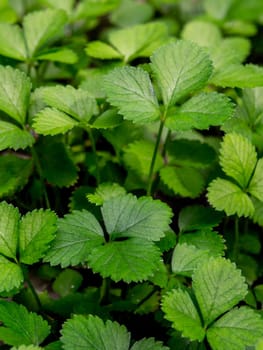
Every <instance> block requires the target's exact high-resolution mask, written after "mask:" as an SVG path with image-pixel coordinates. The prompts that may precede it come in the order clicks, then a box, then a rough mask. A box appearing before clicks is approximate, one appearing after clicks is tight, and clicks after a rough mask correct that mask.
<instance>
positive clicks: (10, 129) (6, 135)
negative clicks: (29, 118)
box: [0, 120, 35, 151]
mask: <svg viewBox="0 0 263 350" xmlns="http://www.w3.org/2000/svg"><path fill="white" fill-rule="evenodd" d="M34 141H35V139H34V137H33V136H32V135H31V134H30V133H29V132H28V131H26V130H22V129H20V128H19V127H18V126H16V125H15V124H11V123H9V122H5V121H2V120H0V150H1V151H2V150H4V149H6V148H12V149H14V150H15V151H16V150H18V149H19V148H21V149H25V148H26V147H29V146H32V144H33V143H34Z"/></svg>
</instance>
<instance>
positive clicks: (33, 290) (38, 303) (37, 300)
mask: <svg viewBox="0 0 263 350" xmlns="http://www.w3.org/2000/svg"><path fill="white" fill-rule="evenodd" d="M25 281H26V283H27V285H28V288H29V289H30V291H31V293H32V294H33V296H34V298H35V301H36V304H37V307H38V310H42V305H41V301H40V299H39V296H38V294H37V292H36V290H35V287H34V286H33V284H32V283H31V281H30V278H29V277H28V276H26V277H25Z"/></svg>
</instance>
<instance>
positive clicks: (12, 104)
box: [0, 66, 31, 125]
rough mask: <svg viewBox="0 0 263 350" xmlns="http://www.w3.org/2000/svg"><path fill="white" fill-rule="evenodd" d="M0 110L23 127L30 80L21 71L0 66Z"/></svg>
mask: <svg viewBox="0 0 263 350" xmlns="http://www.w3.org/2000/svg"><path fill="white" fill-rule="evenodd" d="M0 77H1V81H0V109H1V110H2V111H4V112H5V113H6V114H8V115H9V116H10V117H11V118H12V119H14V120H16V121H17V122H18V123H19V124H21V125H24V123H25V119H26V114H27V109H28V104H29V96H30V90H31V82H30V79H29V78H28V77H27V76H26V75H25V73H23V72H22V71H21V70H18V69H14V68H11V67H9V66H7V67H4V66H0Z"/></svg>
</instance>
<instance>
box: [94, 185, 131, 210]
mask: <svg viewBox="0 0 263 350" xmlns="http://www.w3.org/2000/svg"><path fill="white" fill-rule="evenodd" d="M125 193H126V191H125V188H124V187H122V186H120V185H119V184H117V183H102V184H100V185H99V186H98V187H97V188H96V191H95V193H94V194H88V195H87V198H88V200H89V201H90V202H91V203H94V204H96V205H102V204H103V203H104V202H105V201H106V200H109V199H111V198H113V197H118V196H120V195H124V194H125Z"/></svg>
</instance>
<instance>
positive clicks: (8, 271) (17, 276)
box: [0, 255, 24, 293]
mask: <svg viewBox="0 0 263 350" xmlns="http://www.w3.org/2000/svg"><path fill="white" fill-rule="evenodd" d="M0 270H1V275H0V293H1V292H9V291H12V290H13V289H15V288H19V287H20V286H21V284H22V282H23V281H24V276H23V272H22V269H21V267H20V266H18V265H17V264H16V263H14V262H12V261H10V260H9V259H7V258H5V257H4V256H2V255H0Z"/></svg>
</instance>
